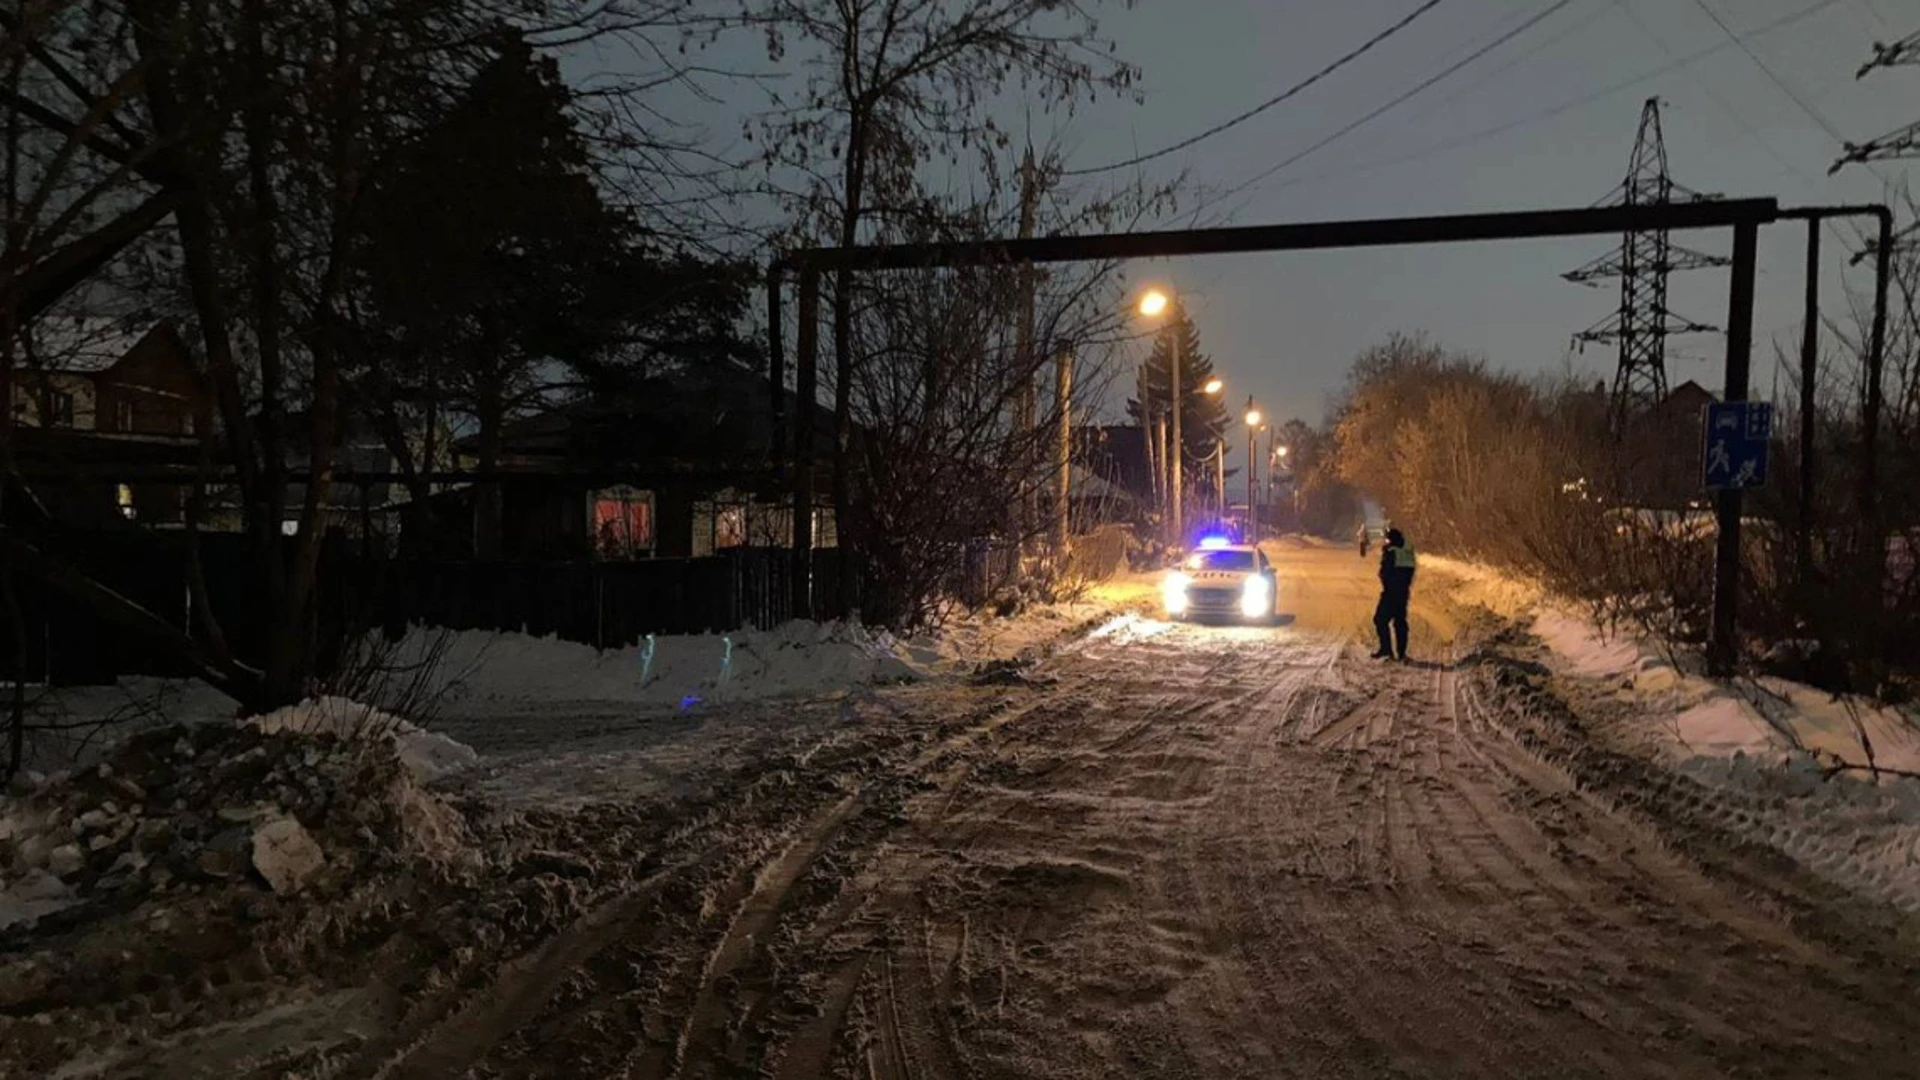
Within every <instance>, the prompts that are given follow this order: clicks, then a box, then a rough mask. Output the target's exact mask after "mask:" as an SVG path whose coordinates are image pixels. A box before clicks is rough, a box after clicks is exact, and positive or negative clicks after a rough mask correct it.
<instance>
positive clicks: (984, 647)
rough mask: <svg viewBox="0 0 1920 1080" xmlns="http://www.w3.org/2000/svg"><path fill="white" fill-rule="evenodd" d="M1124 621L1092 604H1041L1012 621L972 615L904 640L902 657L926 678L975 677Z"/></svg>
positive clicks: (1099, 605)
mask: <svg viewBox="0 0 1920 1080" xmlns="http://www.w3.org/2000/svg"><path fill="white" fill-rule="evenodd" d="M1126 618H1128V616H1115V615H1114V614H1113V609H1112V607H1111V606H1110V605H1108V604H1105V603H1095V602H1091V601H1075V602H1068V603H1059V604H1046V605H1041V606H1037V607H1033V608H1030V609H1028V610H1026V611H1024V612H1021V613H1020V614H1018V615H1014V616H996V615H991V614H988V613H986V612H974V613H971V614H968V615H965V616H962V617H961V618H958V619H954V620H951V621H950V622H948V623H947V624H946V625H944V626H942V627H941V628H940V629H938V630H936V631H933V632H931V633H927V634H922V635H919V636H916V637H913V638H910V639H908V640H907V641H906V642H904V643H903V646H902V655H903V656H904V657H905V659H907V660H908V661H909V662H910V663H912V664H913V665H914V666H915V667H916V668H917V669H919V670H920V671H922V672H924V673H927V674H968V673H971V674H976V675H977V674H980V673H982V672H984V671H985V670H986V669H987V668H989V667H992V666H995V665H1005V664H1008V663H1018V662H1026V661H1032V660H1036V659H1039V658H1040V657H1041V655H1042V654H1044V653H1046V652H1048V651H1049V650H1051V649H1052V648H1053V647H1055V646H1056V645H1058V644H1059V643H1060V642H1062V641H1063V640H1066V639H1070V638H1073V637H1077V636H1079V635H1081V634H1084V633H1086V632H1088V631H1093V632H1095V633H1098V632H1099V631H1098V630H1097V629H1096V628H1098V627H1101V626H1103V625H1112V624H1116V623H1119V622H1121V621H1123V620H1125V619H1126Z"/></svg>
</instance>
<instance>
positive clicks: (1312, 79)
mask: <svg viewBox="0 0 1920 1080" xmlns="http://www.w3.org/2000/svg"><path fill="white" fill-rule="evenodd" d="M1442 3H1445V0H1425V2H1424V3H1422V4H1421V5H1420V6H1419V7H1417V8H1415V9H1413V11H1411V12H1409V13H1408V14H1407V15H1405V16H1404V17H1402V18H1401V19H1400V20H1399V21H1398V22H1395V23H1394V24H1392V25H1391V26H1388V27H1387V28H1386V29H1384V30H1382V31H1380V32H1379V33H1377V34H1375V35H1373V36H1372V37H1370V38H1368V39H1367V40H1365V41H1363V42H1361V43H1360V44H1359V45H1358V46H1357V47H1355V48H1354V49H1352V50H1351V51H1349V52H1348V53H1347V54H1346V55H1345V56H1342V57H1340V58H1339V59H1337V60H1335V61H1333V62H1332V63H1330V64H1328V65H1326V66H1325V67H1323V68H1321V69H1320V70H1318V71H1316V72H1314V73H1313V74H1311V75H1309V76H1307V77H1306V78H1304V79H1302V80H1300V81H1299V82H1297V83H1294V84H1293V85H1292V86H1289V87H1287V88H1286V89H1285V90H1283V91H1281V92H1280V93H1279V94H1277V95H1275V96H1273V97H1270V98H1268V99H1267V100H1265V101H1263V102H1261V103H1260V104H1258V105H1255V106H1254V107H1253V108H1251V109H1247V110H1246V111H1244V112H1241V113H1239V114H1237V115H1235V116H1232V117H1229V118H1227V119H1226V120H1223V121H1221V122H1220V123H1218V124H1215V125H1213V126H1212V127H1210V128H1208V129H1206V130H1205V131H1202V132H1200V133H1198V134H1196V135H1192V136H1189V137H1187V138H1185V139H1181V140H1180V141H1179V142H1176V143H1173V144H1171V145H1169V146H1164V147H1161V148H1160V149H1158V150H1155V151H1153V152H1151V153H1146V154H1139V155H1137V156H1134V157H1130V158H1127V159H1126V160H1124V161H1116V162H1113V163H1111V164H1108V165H1096V166H1093V167H1090V168H1084V169H1066V170H1063V172H1062V174H1061V175H1063V176H1091V175H1093V174H1095V173H1103V172H1112V171H1113V170H1115V169H1126V168H1131V167H1133V166H1135V165H1144V164H1146V163H1147V162H1149V161H1155V160H1157V159H1159V158H1163V157H1166V156H1167V155H1169V154H1177V153H1179V152H1180V151H1182V150H1185V149H1187V148H1188V147H1190V146H1193V145H1195V144H1197V143H1199V142H1201V141H1203V140H1206V139H1210V138H1212V137H1214V136H1215V135H1218V134H1220V133H1221V132H1223V131H1227V130H1230V129H1232V128H1235V127H1238V126H1239V125H1241V124H1243V123H1246V122H1247V121H1248V120H1251V119H1253V118H1254V117H1256V116H1259V115H1260V114H1261V113H1263V112H1266V111H1267V110H1268V109H1271V108H1273V107H1274V106H1276V105H1279V104H1280V103H1282V102H1284V101H1287V100H1288V99H1290V98H1293V97H1296V96H1298V95H1299V94H1300V93H1301V92H1302V91H1304V90H1306V89H1307V88H1308V87H1310V86H1312V85H1313V84H1315V83H1317V82H1319V81H1321V80H1322V79H1325V78H1326V77H1327V76H1329V75H1332V74H1333V73H1334V72H1336V71H1339V70H1340V69H1341V68H1343V67H1345V66H1347V65H1348V64H1350V63H1352V62H1353V61H1355V60H1358V59H1359V58H1360V57H1362V56H1364V55H1366V54H1367V53H1368V52H1370V51H1372V50H1373V48H1374V47H1375V46H1377V45H1379V44H1381V43H1382V42H1384V41H1386V40H1387V39H1388V38H1391V37H1392V36H1394V35H1395V34H1397V33H1399V32H1400V31H1402V30H1405V29H1406V28H1407V27H1409V26H1411V25H1413V23H1414V21H1415V20H1416V19H1418V18H1420V16H1422V15H1425V14H1426V13H1427V12H1429V11H1432V10H1433V9H1434V8H1436V7H1439V6H1440V5H1441V4H1442Z"/></svg>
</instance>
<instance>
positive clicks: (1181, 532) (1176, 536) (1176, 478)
mask: <svg viewBox="0 0 1920 1080" xmlns="http://www.w3.org/2000/svg"><path fill="white" fill-rule="evenodd" d="M1173 315H1174V317H1173V318H1172V319H1169V320H1168V326H1169V327H1170V329H1171V330H1172V333H1171V334H1169V335H1168V338H1169V339H1170V342H1171V345H1172V347H1171V348H1169V349H1168V350H1167V358H1168V363H1167V372H1168V374H1169V375H1170V376H1171V378H1170V380H1169V384H1170V385H1171V387H1172V389H1171V390H1170V391H1169V392H1168V395H1167V397H1168V400H1169V401H1170V402H1171V405H1170V407H1169V409H1168V411H1169V412H1171V413H1172V414H1173V433H1172V434H1173V439H1172V442H1173V445H1172V446H1171V447H1170V448H1169V452H1168V454H1167V466H1168V478H1169V482H1168V488H1169V493H1170V495H1171V497H1172V501H1173V510H1172V514H1171V520H1172V522H1173V542H1174V544H1175V545H1179V544H1183V543H1185V542H1186V536H1187V530H1186V524H1185V521H1184V517H1185V509H1184V505H1183V503H1182V501H1181V500H1182V499H1183V498H1184V497H1185V494H1186V493H1185V491H1183V490H1182V488H1183V485H1182V483H1181V472H1182V470H1181V464H1182V462H1181V459H1182V458H1185V457H1186V456H1187V455H1186V444H1185V443H1183V442H1181V441H1180V414H1181V413H1183V412H1185V411H1186V395H1185V394H1183V393H1181V390H1180V339H1181V337H1183V336H1184V335H1183V334H1182V333H1181V331H1182V330H1184V329H1185V326H1186V319H1187V314H1186V308H1185V307H1184V306H1182V307H1177V308H1175V309H1174V311H1173Z"/></svg>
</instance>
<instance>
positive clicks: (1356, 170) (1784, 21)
mask: <svg viewBox="0 0 1920 1080" xmlns="http://www.w3.org/2000/svg"><path fill="white" fill-rule="evenodd" d="M1842 2H1843V0H1819V2H1818V3H1814V4H1811V5H1809V6H1807V7H1805V8H1802V9H1800V10H1799V11H1796V12H1791V13H1789V14H1787V15H1783V16H1781V17H1780V18H1778V19H1775V20H1773V21H1772V22H1770V23H1767V24H1765V25H1763V26H1760V27H1756V28H1755V29H1753V30H1750V31H1748V32H1747V34H1746V36H1747V37H1750V38H1751V37H1759V36H1761V35H1763V34H1768V33H1772V32H1773V31H1775V30H1782V29H1785V28H1786V27H1788V26H1791V25H1793V24H1795V23H1798V22H1802V21H1804V20H1806V19H1808V18H1811V17H1812V16H1814V15H1817V14H1819V13H1820V12H1821V11H1824V10H1826V9H1827V8H1830V7H1833V6H1835V5H1837V4H1839V3H1842ZM1732 47H1733V42H1730V41H1723V42H1721V43H1720V44H1718V45H1712V46H1709V47H1707V48H1703V49H1697V50H1695V51H1693V52H1691V53H1687V54H1685V55H1683V56H1679V57H1677V58H1675V59H1673V61H1672V62H1670V63H1667V64H1663V65H1661V66H1660V67H1657V68H1653V69H1651V70H1648V71H1644V72H1641V73H1640V74H1638V75H1632V76H1629V77H1627V78H1625V79H1622V80H1620V81H1618V82H1614V83H1609V84H1608V85H1606V86H1603V87H1600V88H1599V89H1596V90H1593V91H1590V92H1588V93H1586V94H1583V95H1581V96H1579V97H1577V98H1572V99H1570V100H1568V101H1563V102H1561V103H1560V104H1558V105H1553V106H1549V107H1548V108H1545V109H1541V110H1539V111H1538V112H1533V113H1529V114H1527V115H1525V116H1521V117H1518V118H1516V119H1513V120H1509V121H1506V122H1504V123H1500V124H1496V125H1494V126H1492V127H1487V128H1482V129H1480V130H1478V131H1474V132H1471V133H1469V134H1466V135H1462V136H1459V137H1457V138H1453V139H1446V140H1443V141H1441V142H1437V143H1430V144H1428V145H1426V146H1423V147H1420V148H1419V149H1416V150H1413V151H1410V152H1407V153H1403V154H1395V155H1393V156H1391V157H1384V158H1376V159H1374V160H1372V161H1367V162H1363V163H1361V164H1359V165H1355V166H1353V167H1351V168H1346V169H1335V170H1331V171H1328V172H1322V173H1317V174H1315V175H1312V176H1305V177H1299V178H1297V179H1291V180H1287V181H1285V182H1283V183H1281V184H1280V185H1279V186H1280V187H1293V186H1295V185H1298V184H1305V183H1313V182H1316V181H1322V180H1340V179H1345V178H1347V177H1349V176H1357V175H1360V174H1363V173H1370V172H1377V171H1379V170H1381V169H1385V168H1390V167H1392V166H1395V165H1406V164H1411V163H1413V162H1416V161H1421V160H1424V159H1426V158H1429V157H1432V156H1433V155H1435V154H1442V153H1446V152H1447V151H1449V150H1458V149H1462V148H1464V147H1467V146H1472V145H1475V144H1477V143H1481V142H1485V141H1486V140H1488V139H1491V138H1495V137H1497V136H1500V135H1504V134H1506V133H1507V132H1509V131H1513V130H1515V129H1517V128H1524V127H1530V126H1532V125H1534V124H1538V123H1540V122H1541V121H1543V120H1551V119H1553V118H1554V117H1556V116H1560V115H1563V114H1565V113H1568V112H1571V111H1573V110H1574V109H1578V108H1582V107H1584V106H1587V105H1591V104H1593V103H1594V102H1596V101H1600V100H1602V99H1604V98H1608V97H1612V96H1613V95H1615V94H1619V93H1623V92H1625V91H1627V90H1631V89H1633V88H1634V87H1635V86H1638V85H1640V84H1641V83H1644V82H1646V81H1647V80H1649V79H1657V78H1659V77H1660V76H1662V75H1665V74H1668V73H1669V72H1672V71H1676V70H1680V69H1683V68H1686V67H1690V66H1691V65H1693V64H1696V63H1698V62H1700V61H1701V60H1704V59H1706V58H1707V57H1709V56H1713V55H1715V54H1717V53H1721V52H1724V51H1726V50H1727V49H1729V48H1732Z"/></svg>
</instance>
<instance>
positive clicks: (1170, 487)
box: [1140, 289, 1186, 543]
mask: <svg viewBox="0 0 1920 1080" xmlns="http://www.w3.org/2000/svg"><path fill="white" fill-rule="evenodd" d="M1171 306H1172V301H1171V300H1169V299H1168V298H1167V294H1166V293H1164V292H1162V291H1161V290H1159V289H1148V290H1147V291H1146V293H1145V294H1144V295H1142V296H1141V297H1140V314H1142V315H1145V316H1146V317H1147V318H1149V319H1153V318H1158V317H1159V316H1160V315H1161V314H1162V313H1164V312H1166V311H1167V310H1168V309H1169V308H1170V307H1171ZM1173 330H1174V332H1173V333H1172V334H1169V335H1168V336H1167V352H1168V359H1167V412H1168V414H1169V420H1170V424H1169V426H1170V427H1171V428H1172V430H1171V431H1169V432H1168V439H1167V443H1168V446H1167V501H1168V503H1169V506H1168V513H1167V519H1168V520H1169V521H1170V522H1172V524H1173V540H1174V542H1175V543H1179V542H1180V540H1181V538H1182V537H1184V536H1185V535H1186V527H1185V525H1184V523H1183V522H1182V521H1181V517H1182V507H1181V502H1182V499H1183V498H1184V496H1185V492H1184V491H1183V490H1182V487H1183V485H1182V483H1181V479H1182V477H1181V459H1182V458H1183V457H1184V456H1185V455H1184V454H1183V453H1182V452H1181V451H1182V447H1181V444H1180V413H1181V411H1182V410H1181V408H1180V405H1181V401H1180V333H1179V328H1178V327H1174V328H1173ZM1143 411H1144V408H1143Z"/></svg>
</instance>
